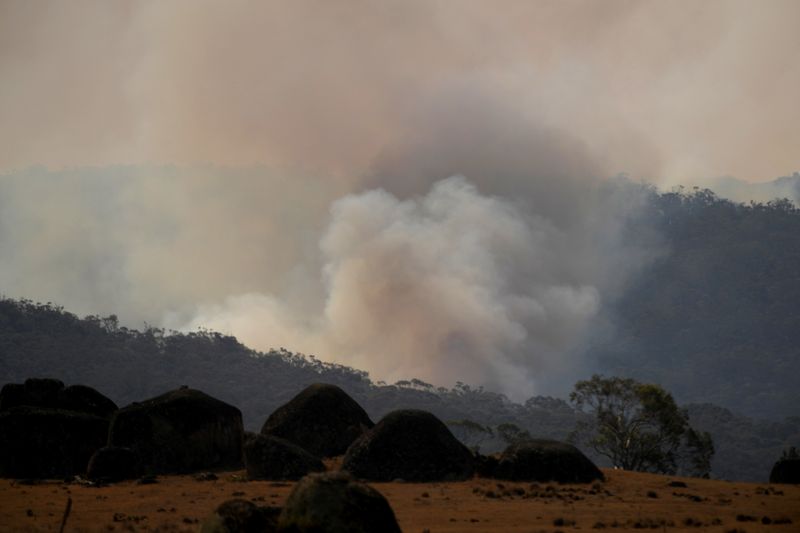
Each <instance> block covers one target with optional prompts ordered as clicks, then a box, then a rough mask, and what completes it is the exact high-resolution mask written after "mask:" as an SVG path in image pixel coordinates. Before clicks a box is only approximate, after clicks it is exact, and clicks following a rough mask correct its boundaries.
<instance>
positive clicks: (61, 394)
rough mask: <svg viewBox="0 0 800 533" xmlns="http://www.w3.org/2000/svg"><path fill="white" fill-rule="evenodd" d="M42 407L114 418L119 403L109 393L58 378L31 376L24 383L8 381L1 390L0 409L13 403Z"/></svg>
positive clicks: (13, 404) (11, 405) (10, 406)
mask: <svg viewBox="0 0 800 533" xmlns="http://www.w3.org/2000/svg"><path fill="white" fill-rule="evenodd" d="M20 406H28V407H41V408H46V409H62V410H66V411H77V412H79V413H87V414H90V415H95V416H99V417H101V418H111V415H113V414H114V412H115V411H116V410H117V405H116V404H115V403H114V402H113V401H111V400H110V399H109V398H107V397H106V396H104V395H102V394H100V393H99V392H98V391H96V390H95V389H93V388H91V387H87V386H86V385H71V386H69V387H66V388H64V383H63V382H62V381H60V380H57V379H50V378H31V379H28V380H26V381H25V383H24V384H19V383H8V384H6V385H4V386H3V389H2V390H1V391H0V411H4V410H7V409H10V408H12V407H20Z"/></svg>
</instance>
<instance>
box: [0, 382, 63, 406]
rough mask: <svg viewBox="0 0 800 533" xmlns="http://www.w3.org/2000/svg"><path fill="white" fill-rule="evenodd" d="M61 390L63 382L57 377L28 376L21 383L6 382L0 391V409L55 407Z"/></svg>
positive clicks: (57, 404)
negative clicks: (28, 377)
mask: <svg viewBox="0 0 800 533" xmlns="http://www.w3.org/2000/svg"><path fill="white" fill-rule="evenodd" d="M62 390H64V383H63V382H62V381H60V380H58V379H50V378H30V379H27V380H25V383H23V384H20V383H7V384H6V385H4V386H3V389H2V391H0V409H1V410H3V411H5V410H7V409H11V408H12V407H21V406H28V407H46V408H49V409H57V408H58V407H59V401H58V396H59V394H60V393H61V391H62Z"/></svg>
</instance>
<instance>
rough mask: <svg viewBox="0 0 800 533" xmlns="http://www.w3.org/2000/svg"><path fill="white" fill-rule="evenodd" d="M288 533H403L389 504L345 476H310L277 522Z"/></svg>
mask: <svg viewBox="0 0 800 533" xmlns="http://www.w3.org/2000/svg"><path fill="white" fill-rule="evenodd" d="M278 530H279V531H281V532H285V533H312V532H313V533H320V532H325V533H375V532H378V531H379V532H381V533H400V526H399V525H398V524H397V519H396V518H395V516H394V511H392V508H391V506H390V505H389V502H388V501H386V498H384V497H383V495H382V494H381V493H380V492H378V491H376V490H375V489H373V488H371V487H369V486H367V485H364V484H363V483H358V482H355V481H353V480H352V479H351V478H350V476H348V475H347V474H346V473H344V472H331V473H325V474H311V475H310V476H307V477H305V478H303V479H302V480H301V481H300V482H299V483H298V484H297V485H296V486H295V488H294V490H292V492H291V494H289V498H287V500H286V505H285V506H284V508H283V511H282V512H281V515H280V517H279V518H278Z"/></svg>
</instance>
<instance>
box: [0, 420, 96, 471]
mask: <svg viewBox="0 0 800 533" xmlns="http://www.w3.org/2000/svg"><path fill="white" fill-rule="evenodd" d="M107 437H108V420H106V419H103V418H100V417H97V416H94V415H89V414H85V413H77V412H73V411H63V410H57V409H43V408H39V407H27V406H24V407H14V408H11V409H8V410H4V411H2V412H0V477H13V478H46V479H52V478H65V477H69V476H74V475H76V474H83V473H84V472H85V471H86V464H87V463H88V462H89V458H90V457H91V456H92V454H93V453H94V452H95V451H96V450H97V449H99V448H101V447H102V446H104V445H105V443H106V439H107Z"/></svg>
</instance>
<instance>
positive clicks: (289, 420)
mask: <svg viewBox="0 0 800 533" xmlns="http://www.w3.org/2000/svg"><path fill="white" fill-rule="evenodd" d="M372 426H374V424H373V423H372V421H371V420H370V419H369V416H368V415H367V413H366V411H364V409H363V408H362V407H361V406H360V405H358V403H356V401H355V400H353V399H352V398H351V397H350V396H349V395H348V394H347V393H346V392H344V391H343V390H342V389H340V388H339V387H337V386H336V385H329V384H325V383H316V384H314V385H309V386H308V387H306V388H305V389H303V391H302V392H300V393H299V394H298V395H297V396H295V397H294V398H292V399H291V400H290V401H289V402H288V403H286V404H284V405H282V406H281V407H279V408H278V409H276V410H275V412H273V413H272V414H271V415H270V416H269V418H268V419H267V421H266V422H265V423H264V426H263V427H262V428H261V433H262V434H263V435H272V436H273V437H280V438H282V439H286V440H288V441H289V442H293V443H295V444H297V445H298V446H300V447H301V448H303V449H305V450H307V451H308V452H310V453H312V454H314V455H316V456H317V457H335V456H337V455H342V454H343V453H344V452H345V451H346V450H347V447H348V446H350V444H351V443H352V442H353V441H354V440H355V439H357V438H358V437H359V436H361V435H362V434H363V433H364V432H365V431H366V430H368V429H369V428H371V427H372Z"/></svg>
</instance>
